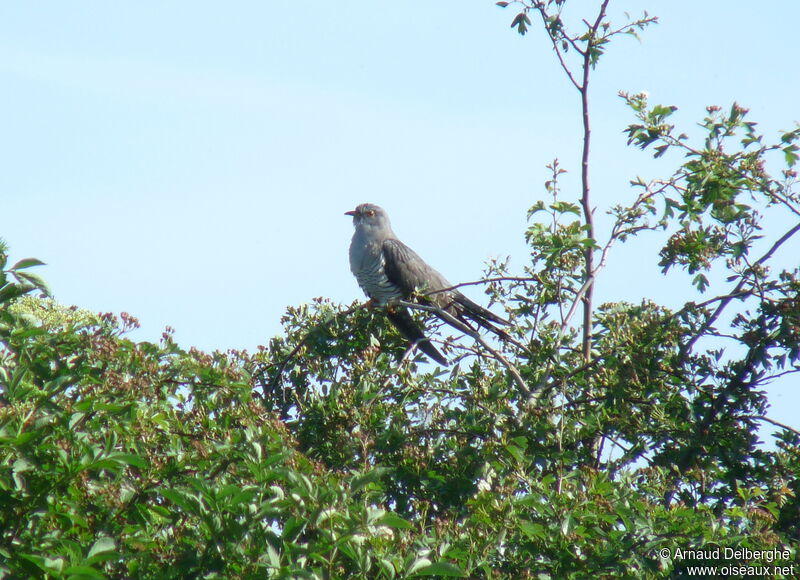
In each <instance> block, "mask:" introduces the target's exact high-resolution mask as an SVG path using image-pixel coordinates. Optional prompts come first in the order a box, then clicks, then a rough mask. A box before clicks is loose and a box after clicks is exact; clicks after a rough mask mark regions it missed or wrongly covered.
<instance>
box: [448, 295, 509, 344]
mask: <svg viewBox="0 0 800 580" xmlns="http://www.w3.org/2000/svg"><path fill="white" fill-rule="evenodd" d="M454 301H455V302H457V303H458V304H459V305H460V306H461V308H462V316H466V317H467V318H469V319H470V320H472V321H473V322H475V323H476V324H478V325H479V326H482V327H483V328H485V329H486V330H489V331H491V332H493V333H494V334H496V335H497V336H499V337H500V338H502V339H503V340H506V339H508V338H509V336H508V333H507V332H506V331H505V330H503V329H502V328H498V327H497V326H495V325H496V324H510V322H509V321H508V320H506V319H505V318H501V317H499V316H498V315H497V314H495V313H494V312H492V311H490V310H487V309H486V308H484V307H483V306H481V305H480V304H476V303H475V302H473V301H472V300H470V299H469V298H467V297H466V296H464V295H463V294H459V295H458V296H456V297H455V298H454Z"/></svg>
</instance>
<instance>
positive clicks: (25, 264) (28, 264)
mask: <svg viewBox="0 0 800 580" xmlns="http://www.w3.org/2000/svg"><path fill="white" fill-rule="evenodd" d="M45 265H46V264H45V263H44V262H42V261H41V260H37V259H36V258H25V259H23V260H20V261H19V262H17V263H16V264H14V265H13V266H11V270H24V269H25V268H32V267H33V266H45Z"/></svg>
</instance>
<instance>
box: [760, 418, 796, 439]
mask: <svg viewBox="0 0 800 580" xmlns="http://www.w3.org/2000/svg"><path fill="white" fill-rule="evenodd" d="M751 418H752V419H758V420H759V421H764V422H765V423H769V424H771V425H775V426H776V427H780V428H781V429H786V430H787V431H791V432H792V433H794V434H795V435H800V431H798V430H797V429H795V428H794V427H789V425H787V424H786V423H781V422H780V421H776V420H775V419H770V418H769V417H767V416H765V415H754V416H753V417H751Z"/></svg>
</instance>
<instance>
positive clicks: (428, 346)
mask: <svg viewBox="0 0 800 580" xmlns="http://www.w3.org/2000/svg"><path fill="white" fill-rule="evenodd" d="M386 316H387V317H388V318H389V321H390V322H391V323H392V324H394V325H395V327H396V328H397V330H398V331H400V334H402V335H403V338H405V339H406V340H408V341H410V342H411V343H413V344H416V345H417V346H418V347H419V349H420V350H421V351H422V352H424V353H425V354H427V355H428V356H429V357H430V358H432V359H433V360H435V361H436V362H437V363H439V364H440V365H444V366H447V365H448V364H449V363H448V362H447V359H446V358H444V356H442V353H440V352H439V351H438V350H437V349H436V347H435V346H433V343H432V342H431V341H430V340H428V339H427V338H426V337H425V333H424V332H423V331H422V328H421V327H420V325H419V324H417V321H416V320H414V318H413V317H412V316H411V313H410V312H409V311H408V309H406V308H403V307H397V306H394V307H391V308H389V309H388V312H387V313H386Z"/></svg>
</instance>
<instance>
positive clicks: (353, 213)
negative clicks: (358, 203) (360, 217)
mask: <svg viewBox="0 0 800 580" xmlns="http://www.w3.org/2000/svg"><path fill="white" fill-rule="evenodd" d="M344 215H349V216H354V215H356V210H350V211H346V212H344Z"/></svg>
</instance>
